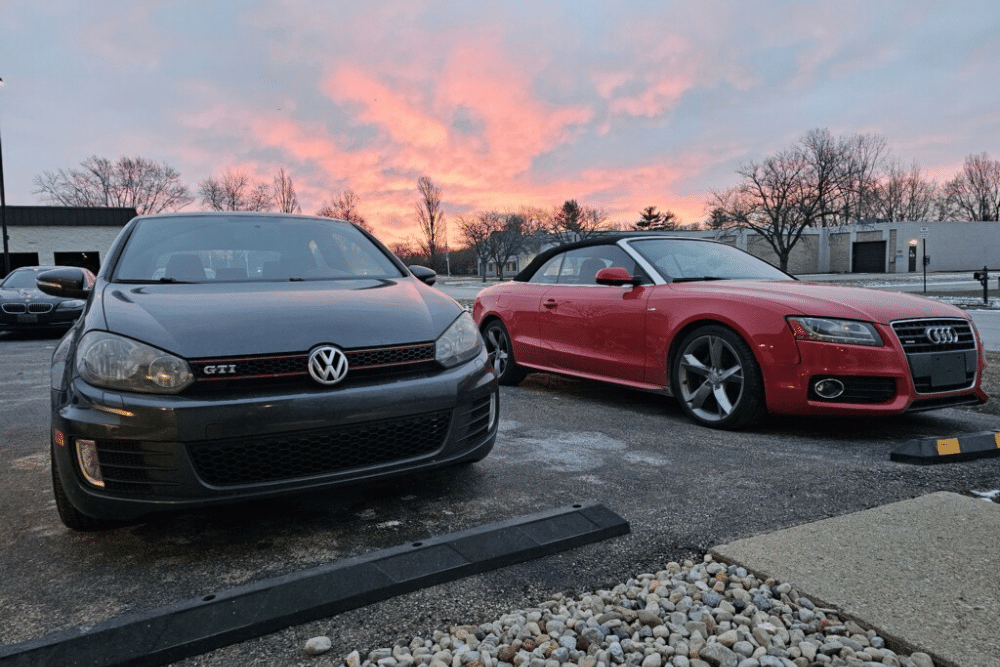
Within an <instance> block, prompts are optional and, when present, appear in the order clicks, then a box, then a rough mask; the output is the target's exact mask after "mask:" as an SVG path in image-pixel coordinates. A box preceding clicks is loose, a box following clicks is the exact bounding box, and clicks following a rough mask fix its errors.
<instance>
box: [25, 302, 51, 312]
mask: <svg viewBox="0 0 1000 667" xmlns="http://www.w3.org/2000/svg"><path fill="white" fill-rule="evenodd" d="M54 307H55V306H53V305H52V304H51V303H29V304H28V312H29V313H36V314H41V313H47V312H49V311H51V310H52V309H53V308H54Z"/></svg>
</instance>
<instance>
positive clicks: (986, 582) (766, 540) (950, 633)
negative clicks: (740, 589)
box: [710, 492, 1000, 667]
mask: <svg viewBox="0 0 1000 667" xmlns="http://www.w3.org/2000/svg"><path fill="white" fill-rule="evenodd" d="M710 551H711V553H712V554H713V555H714V556H716V557H718V558H719V559H720V560H723V561H726V562H730V563H735V564H737V565H740V566H742V567H745V568H746V569H748V570H750V571H753V572H754V573H756V574H757V575H758V576H760V577H773V578H774V579H776V580H777V581H780V582H787V583H789V584H792V585H793V586H795V587H796V588H797V589H798V591H799V592H800V593H801V594H802V595H805V596H806V597H808V598H809V599H811V600H812V601H813V602H815V603H816V604H818V605H821V606H825V607H832V608H836V609H839V610H841V611H842V612H843V613H844V614H845V615H846V616H848V617H850V618H853V619H854V620H855V621H857V622H858V623H860V624H861V625H862V626H865V627H870V628H874V629H875V630H876V631H877V632H878V633H879V634H880V635H882V636H883V637H884V638H885V639H886V640H887V641H890V642H895V643H896V648H899V649H900V651H904V652H907V653H911V652H915V651H922V652H924V653H927V654H929V655H930V656H931V657H932V658H933V659H934V664H935V666H936V667H1000V629H998V619H1000V505H997V504H996V503H992V502H987V501H984V500H979V499H975V498H968V497H965V496H961V495H958V494H954V493H944V492H939V493H932V494H929V495H926V496H922V497H920V498H915V499H913V500H905V501H902V502H898V503H893V504H891V505H885V506H882V507H876V508H874V509H870V510H865V511H863V512H857V513H854V514H848V515H846V516H840V517H836V518H832V519H825V520H823V521H817V522H815V523H809V524H805V525H801V526H796V527H794V528H788V529H785V530H780V531H777V532H774V533H769V534H766V535H759V536H757V537H752V538H749V539H744V540H738V541H735V542H732V543H730V544H721V545H718V546H716V547H713V548H712V549H711V550H710Z"/></svg>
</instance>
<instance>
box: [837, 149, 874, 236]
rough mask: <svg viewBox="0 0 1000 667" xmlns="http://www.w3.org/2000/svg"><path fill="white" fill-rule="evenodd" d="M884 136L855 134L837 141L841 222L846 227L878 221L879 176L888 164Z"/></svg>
mask: <svg viewBox="0 0 1000 667" xmlns="http://www.w3.org/2000/svg"><path fill="white" fill-rule="evenodd" d="M885 145H886V141H885V137H883V136H881V135H878V134H855V135H853V136H851V137H848V138H846V139H841V140H839V141H838V142H837V147H836V150H835V151H834V154H833V159H834V162H835V164H837V163H839V164H838V166H837V169H836V171H837V172H839V174H838V175H839V178H837V179H836V180H835V181H834V182H835V187H836V188H837V189H839V190H840V200H841V201H840V206H839V214H840V219H841V221H842V222H843V223H844V224H853V223H855V222H858V221H860V220H870V219H872V218H877V215H876V209H877V200H878V185H879V183H878V176H877V173H878V172H879V171H880V170H881V169H882V166H883V165H884V164H885V160H886V156H885V151H886V148H885Z"/></svg>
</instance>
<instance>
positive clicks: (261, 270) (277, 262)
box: [113, 215, 404, 282]
mask: <svg viewBox="0 0 1000 667" xmlns="http://www.w3.org/2000/svg"><path fill="white" fill-rule="evenodd" d="M403 275H404V274H403V273H402V272H401V271H400V269H399V268H398V267H397V266H396V264H395V263H394V262H393V261H392V260H391V259H390V258H389V256H387V255H386V254H385V253H384V252H383V251H382V250H381V249H380V248H379V247H378V246H376V245H375V244H373V243H372V242H371V241H370V240H369V239H368V237H366V236H365V235H364V234H362V233H361V232H360V231H359V230H358V229H357V228H356V227H354V226H353V225H350V224H347V223H343V222H336V221H333V220H329V221H328V220H313V219H309V218H282V217H267V216H240V215H233V216H193V217H184V216H166V215H165V216H155V217H149V218H144V219H142V220H139V221H137V223H136V227H135V229H134V230H133V231H132V233H131V235H130V236H129V238H128V240H127V241H126V244H125V248H124V250H123V252H122V256H121V258H120V259H119V260H118V262H117V266H116V268H115V273H114V277H113V280H115V281H116V282H234V281H236V282H238V281H250V280H253V281H289V280H330V279H341V278H399V277H401V276H403Z"/></svg>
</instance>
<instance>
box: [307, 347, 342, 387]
mask: <svg viewBox="0 0 1000 667" xmlns="http://www.w3.org/2000/svg"><path fill="white" fill-rule="evenodd" d="M309 375H311V376H312V378H313V380H316V382H319V383H320V384H326V385H331V384H337V383H338V382H340V381H341V380H343V379H344V378H345V377H346V376H347V355H346V354H344V353H343V352H342V351H341V350H340V349H339V348H336V347H333V346H332V345H323V346H321V347H317V348H316V349H315V350H313V351H312V352H311V353H310V354H309Z"/></svg>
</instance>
